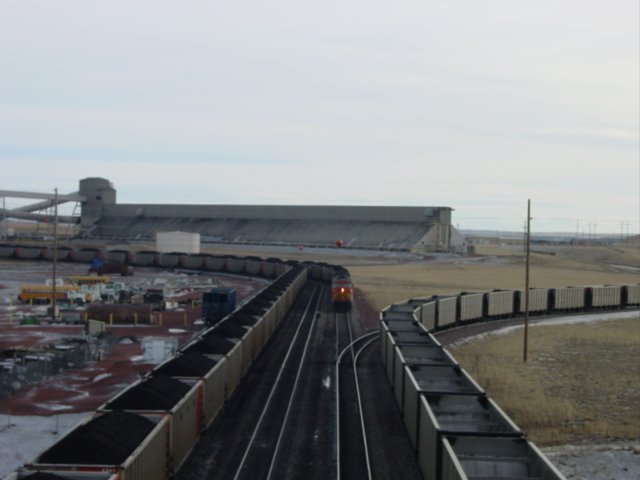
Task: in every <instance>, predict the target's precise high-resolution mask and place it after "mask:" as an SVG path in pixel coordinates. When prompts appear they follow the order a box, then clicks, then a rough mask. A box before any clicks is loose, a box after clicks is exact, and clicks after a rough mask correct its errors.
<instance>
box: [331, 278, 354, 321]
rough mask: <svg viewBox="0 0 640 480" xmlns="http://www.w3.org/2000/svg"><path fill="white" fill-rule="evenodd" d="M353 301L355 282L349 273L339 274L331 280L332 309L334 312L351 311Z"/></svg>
mask: <svg viewBox="0 0 640 480" xmlns="http://www.w3.org/2000/svg"><path fill="white" fill-rule="evenodd" d="M352 301H353V282H352V281H351V278H350V277H349V275H348V274H347V273H344V272H342V273H339V274H338V275H336V276H335V277H333V278H332V279H331V308H332V309H333V311H334V312H338V313H346V312H350V311H351V307H352Z"/></svg>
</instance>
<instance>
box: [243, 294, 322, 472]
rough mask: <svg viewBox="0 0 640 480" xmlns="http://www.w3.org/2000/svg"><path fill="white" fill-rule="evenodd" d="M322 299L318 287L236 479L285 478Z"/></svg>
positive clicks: (308, 305)
mask: <svg viewBox="0 0 640 480" xmlns="http://www.w3.org/2000/svg"><path fill="white" fill-rule="evenodd" d="M321 300H322V290H321V289H320V288H319V287H315V288H314V290H313V292H312V294H311V296H310V298H309V300H308V301H307V304H306V307H305V309H304V313H303V314H302V316H301V318H300V320H299V323H298V327H297V329H296V331H295V334H294V336H293V338H292V340H291V343H290V345H289V349H288V350H287V352H286V355H285V356H284V359H283V360H282V364H281V365H280V368H279V369H278V374H277V377H276V379H275V382H274V383H273V385H272V388H271V390H270V392H269V395H268V398H267V400H266V403H265V404H264V407H263V408H262V411H261V413H260V416H259V419H258V422H257V423H256V425H255V428H254V430H253V432H252V434H251V438H250V441H249V443H248V445H247V446H246V448H245V450H244V454H243V456H242V460H241V461H240V464H239V465H238V468H237V470H236V474H235V475H234V477H233V478H234V480H239V479H241V478H264V479H267V480H270V479H275V478H283V470H286V462H284V461H283V458H285V457H288V456H289V455H288V452H284V451H283V450H284V448H285V446H288V445H289V442H287V441H286V440H287V437H289V436H291V434H290V430H291V429H292V423H293V422H295V421H296V417H295V416H294V413H295V408H294V404H295V402H296V399H297V397H298V396H299V394H300V391H301V384H302V383H303V382H302V381H301V375H302V373H303V371H304V370H305V365H307V364H308V353H309V345H310V343H311V337H312V334H313V332H314V328H313V323H314V320H315V319H316V318H317V317H318V315H317V314H318V313H319V309H320V305H321Z"/></svg>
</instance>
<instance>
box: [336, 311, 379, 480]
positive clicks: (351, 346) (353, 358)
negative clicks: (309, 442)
mask: <svg viewBox="0 0 640 480" xmlns="http://www.w3.org/2000/svg"><path fill="white" fill-rule="evenodd" d="M347 319H348V320H349V321H348V322H347V328H348V330H349V340H350V343H349V345H347V346H346V347H344V349H343V350H342V351H341V352H340V354H339V355H338V357H337V359H336V432H337V434H336V459H337V461H336V474H337V479H338V480H340V478H341V475H342V474H341V470H342V465H341V454H340V451H341V442H340V432H341V430H340V364H341V363H342V359H343V357H344V355H345V354H347V353H351V364H352V368H353V376H354V382H355V387H356V396H357V403H358V411H359V416H360V428H361V431H362V441H363V447H364V454H365V463H366V466H367V475H368V478H369V480H372V479H373V475H372V472H371V459H370V457H369V447H368V442H367V432H366V427H365V423H364V409H363V405H362V396H361V394H360V384H359V381H358V372H357V361H358V357H359V356H360V354H361V353H362V351H363V350H364V349H365V348H366V347H368V346H369V345H370V344H371V343H373V342H374V341H375V340H376V338H374V339H371V340H369V341H368V342H367V343H366V344H365V345H363V346H361V347H360V348H359V350H358V352H357V353H354V346H355V345H356V344H357V343H359V342H362V341H364V340H366V339H367V338H369V337H372V336H374V335H378V334H379V332H377V331H374V332H370V333H367V334H365V335H362V336H360V337H358V338H356V339H355V340H353V334H352V331H351V322H350V316H347ZM338 328H339V327H338V326H337V322H336V330H338Z"/></svg>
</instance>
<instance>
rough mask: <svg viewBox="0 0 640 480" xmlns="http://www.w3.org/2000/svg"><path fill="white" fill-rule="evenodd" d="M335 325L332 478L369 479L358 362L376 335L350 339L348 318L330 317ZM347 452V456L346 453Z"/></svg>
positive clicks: (370, 467) (370, 476)
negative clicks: (334, 418)
mask: <svg viewBox="0 0 640 480" xmlns="http://www.w3.org/2000/svg"><path fill="white" fill-rule="evenodd" d="M334 318H335V324H336V352H337V358H336V366H335V376H336V380H335V385H336V431H337V434H336V478H337V479H338V480H340V479H343V478H344V479H359V478H362V479H368V480H372V479H373V469H372V463H371V457H370V455H369V441H368V438H367V427H366V422H365V413H364V405H363V401H362V395H361V391H360V380H359V373H358V359H359V357H360V354H361V353H362V352H363V351H364V350H365V349H366V348H367V347H368V346H370V345H371V344H372V343H373V342H374V341H375V340H377V339H378V338H377V335H378V332H371V333H368V334H365V335H362V336H360V337H358V338H354V335H353V330H352V325H351V314H350V313H337V314H334ZM346 452H348V454H347V453H346Z"/></svg>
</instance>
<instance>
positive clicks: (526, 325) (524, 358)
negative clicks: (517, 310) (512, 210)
mask: <svg viewBox="0 0 640 480" xmlns="http://www.w3.org/2000/svg"><path fill="white" fill-rule="evenodd" d="M526 237H527V238H526V244H527V257H526V258H527V260H526V263H525V265H526V266H525V277H524V352H523V356H522V361H523V362H524V363H527V350H528V342H529V265H530V260H531V199H529V200H527V235H526Z"/></svg>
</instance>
